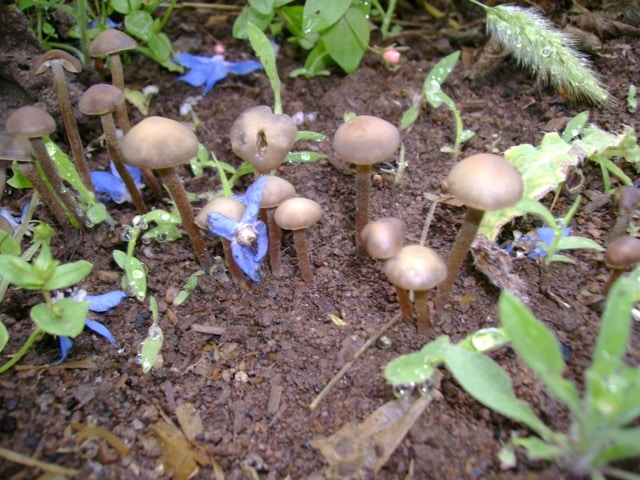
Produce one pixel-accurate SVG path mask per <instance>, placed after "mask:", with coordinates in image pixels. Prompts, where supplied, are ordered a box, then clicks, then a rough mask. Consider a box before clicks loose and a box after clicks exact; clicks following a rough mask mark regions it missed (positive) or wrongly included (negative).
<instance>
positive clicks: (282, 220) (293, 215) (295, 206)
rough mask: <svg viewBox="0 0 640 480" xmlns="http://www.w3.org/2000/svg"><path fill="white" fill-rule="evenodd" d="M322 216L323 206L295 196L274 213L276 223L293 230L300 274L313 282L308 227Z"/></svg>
mask: <svg viewBox="0 0 640 480" xmlns="http://www.w3.org/2000/svg"><path fill="white" fill-rule="evenodd" d="M321 217H322V207H321V206H320V204H319V203H318V202H314V201H313V200H310V199H308V198H301V197H294V198H290V199H288V200H285V201H284V202H282V203H281V204H280V205H279V206H278V208H276V211H275V213H274V218H275V220H276V223H277V224H278V225H279V226H280V228H283V229H284V230H292V231H293V244H294V245H295V247H296V256H297V257H298V266H299V267H300V274H301V275H302V279H303V280H304V281H305V282H306V283H313V270H312V269H311V262H310V261H309V253H308V250H307V240H306V238H305V232H306V229H307V228H309V227H310V226H311V225H314V224H316V223H317V222H318V221H319V220H320V218H321Z"/></svg>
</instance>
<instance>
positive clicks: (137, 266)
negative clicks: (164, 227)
mask: <svg viewBox="0 0 640 480" xmlns="http://www.w3.org/2000/svg"><path fill="white" fill-rule="evenodd" d="M132 223H134V225H132V226H129V225H125V226H124V227H123V229H122V233H121V235H120V237H121V238H122V239H123V240H125V241H126V242H127V251H126V252H123V251H122V250H114V251H113V259H114V260H115V262H116V264H117V265H118V266H119V267H120V268H121V269H122V270H123V271H124V274H123V275H122V288H123V290H124V291H125V292H127V293H128V294H129V295H131V296H132V297H136V299H137V300H138V301H140V302H142V301H144V299H145V297H146V295H147V266H146V265H145V264H144V263H142V262H141V261H140V260H138V259H137V258H136V257H135V254H134V253H135V252H134V250H135V247H136V243H137V241H138V238H139V237H140V233H141V232H142V227H141V226H140V223H141V221H140V220H138V221H136V222H132Z"/></svg>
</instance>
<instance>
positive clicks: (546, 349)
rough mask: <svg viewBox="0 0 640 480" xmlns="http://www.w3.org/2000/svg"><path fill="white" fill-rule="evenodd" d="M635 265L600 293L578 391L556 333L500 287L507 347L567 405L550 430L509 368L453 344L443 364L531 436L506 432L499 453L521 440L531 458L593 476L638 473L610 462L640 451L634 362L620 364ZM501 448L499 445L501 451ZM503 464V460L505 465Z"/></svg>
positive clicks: (638, 289) (638, 294)
mask: <svg viewBox="0 0 640 480" xmlns="http://www.w3.org/2000/svg"><path fill="white" fill-rule="evenodd" d="M639 275H640V268H636V269H635V270H634V271H633V272H632V273H631V274H630V275H627V276H625V277H622V278H621V279H620V280H618V281H617V282H616V283H615V284H614V286H613V288H612V289H611V291H610V293H609V295H608V296H607V300H606V304H605V308H604V312H603V314H602V319H601V322H600V331H599V334H598V339H597V341H596V346H595V348H594V351H593V361H592V363H591V365H590V366H589V367H588V368H587V370H586V371H585V373H584V380H585V382H584V383H585V391H584V393H583V396H582V397H581V396H580V393H579V390H578V389H577V388H576V386H575V385H574V384H573V383H571V382H570V381H568V380H567V379H565V378H564V377H563V372H564V370H565V369H566V366H565V363H564V360H563V357H562V352H561V350H560V346H559V343H558V340H557V338H556V337H555V335H554V334H553V332H552V331H550V330H549V329H548V328H547V327H546V326H545V325H544V324H543V323H542V322H541V321H540V320H538V319H537V318H536V317H535V316H534V315H533V313H532V312H531V311H530V310H529V309H528V308H527V307H525V306H524V305H523V304H522V303H521V302H520V301H519V300H518V299H517V298H516V297H515V296H513V295H512V294H510V293H509V292H506V291H504V292H503V293H502V294H501V296H500V300H499V303H498V311H499V317H500V321H501V323H502V328H503V329H504V331H505V332H506V334H507V337H508V338H509V341H510V342H511V345H512V347H513V349H514V350H515V351H516V353H517V354H518V356H519V357H520V358H521V359H522V360H523V361H524V363H525V364H526V365H527V366H528V367H529V368H530V369H531V370H532V371H533V372H534V373H535V374H536V375H537V376H538V377H540V379H541V380H542V381H543V382H544V384H545V385H546V387H547V388H548V390H549V391H550V392H551V394H552V395H553V396H554V397H555V398H556V399H557V400H559V401H560V402H562V403H563V404H564V405H565V407H566V408H567V409H568V410H569V412H570V415H571V425H570V427H569V429H568V431H567V433H561V432H556V431H553V430H551V429H550V428H549V427H548V426H547V425H546V424H545V423H544V422H543V421H542V420H541V419H540V418H539V417H538V416H537V415H536V414H535V412H534V411H533V409H532V408H531V407H530V405H529V404H528V403H526V402H524V401H523V400H520V399H518V398H517V397H516V396H515V395H514V392H513V389H512V386H511V379H510V378H509V376H508V374H507V373H506V372H505V371H504V370H503V369H502V368H501V367H500V366H499V365H498V364H497V363H496V362H495V361H494V360H492V359H491V358H490V357H488V356H487V355H484V354H481V353H478V352H473V351H469V350H465V349H462V348H458V347H456V346H452V347H451V348H449V349H447V351H446V352H445V354H444V358H445V365H446V367H447V368H448V369H449V370H450V371H451V373H452V374H453V376H454V377H455V378H456V380H457V381H458V382H459V383H460V384H461V385H462V387H463V388H464V389H465V390H466V391H467V392H469V393H470V394H471V395H472V396H474V397H475V398H476V399H477V400H478V401H479V402H480V403H482V404H483V405H485V406H487V407H488V408H491V409H492V410H494V411H496V412H498V413H501V414H503V415H506V416H508V417H510V418H512V419H513V420H516V421H518V422H522V423H524V424H525V425H527V426H528V427H529V428H531V430H533V431H534V432H535V433H536V434H537V435H538V436H537V437H527V438H519V437H513V438H512V439H511V441H510V442H509V444H508V445H507V446H506V447H505V450H503V453H502V455H501V458H503V459H515V456H514V455H509V452H510V450H511V449H513V448H515V447H523V448H524V449H525V450H526V452H527V454H528V456H529V458H530V459H536V460H550V461H555V462H557V463H558V464H559V465H560V466H561V467H563V468H565V469H567V470H569V471H570V472H572V473H573V474H575V475H578V476H582V475H588V476H590V477H591V478H592V479H597V480H600V479H604V478H605V475H606V476H607V477H608V478H620V479H637V478H640V477H639V476H638V475H635V474H632V473H629V472H625V471H623V470H620V469H618V468H615V467H611V466H609V464H610V463H612V462H615V461H618V460H623V459H628V458H633V457H636V456H638V455H640V442H639V441H638V439H639V438H640V427H637V426H635V427H633V426H628V425H630V424H632V422H633V421H634V419H636V418H637V417H638V416H639V415H640V368H639V367H630V366H628V365H626V364H625V362H624V356H625V351H626V349H627V343H628V340H629V334H630V330H631V309H632V307H633V304H634V302H637V301H638V299H639V298H640V283H639V280H638V279H639V278H640V277H639ZM505 452H506V453H505ZM506 466H509V465H506Z"/></svg>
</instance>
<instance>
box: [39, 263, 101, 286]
mask: <svg viewBox="0 0 640 480" xmlns="http://www.w3.org/2000/svg"><path fill="white" fill-rule="evenodd" d="M91 269H93V265H92V264H91V262H87V261H86V260H78V261H77V262H73V263H67V264H65V265H59V266H58V267H56V269H55V272H54V273H53V275H52V276H51V278H50V279H49V280H48V281H47V282H46V283H45V284H44V286H43V289H44V290H49V291H51V290H59V289H61V288H67V287H70V286H72V285H75V284H76V283H78V282H80V280H82V279H83V278H84V277H86V276H87V275H89V273H90V272H91Z"/></svg>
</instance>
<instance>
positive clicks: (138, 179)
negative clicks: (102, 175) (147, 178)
mask: <svg viewBox="0 0 640 480" xmlns="http://www.w3.org/2000/svg"><path fill="white" fill-rule="evenodd" d="M125 167H126V168H127V172H129V175H131V179H132V180H133V183H135V184H136V187H138V188H144V186H145V185H144V183H142V172H141V171H140V169H139V168H136V167H132V166H131V165H125ZM109 169H110V170H111V173H112V174H113V175H115V176H116V177H117V178H118V179H120V180H122V177H121V176H120V172H118V169H117V168H116V164H115V163H113V160H111V161H110V162H109Z"/></svg>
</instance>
